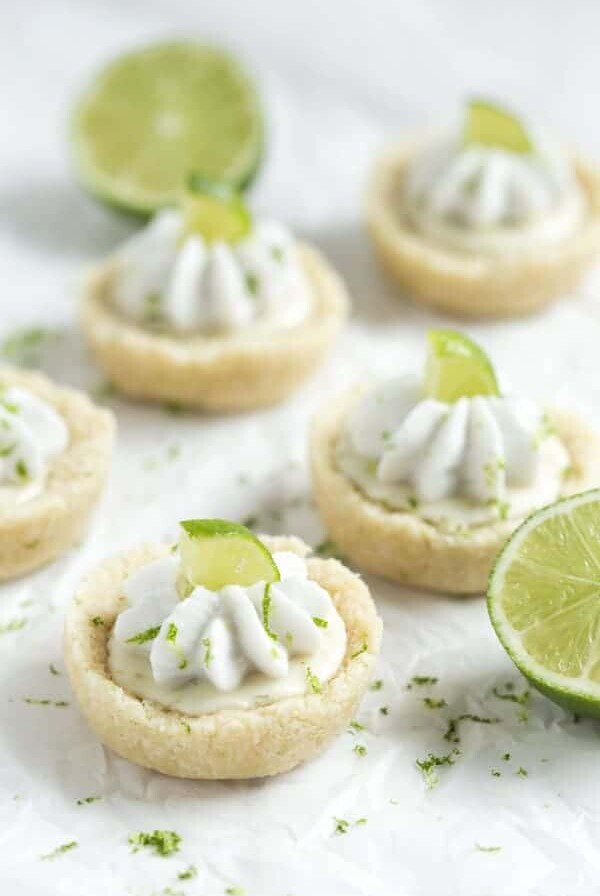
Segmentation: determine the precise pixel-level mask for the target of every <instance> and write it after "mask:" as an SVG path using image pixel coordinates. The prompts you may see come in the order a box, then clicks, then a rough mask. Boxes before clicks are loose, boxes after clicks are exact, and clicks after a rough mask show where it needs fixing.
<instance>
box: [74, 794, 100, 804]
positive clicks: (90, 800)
mask: <svg viewBox="0 0 600 896" xmlns="http://www.w3.org/2000/svg"><path fill="white" fill-rule="evenodd" d="M100 802H102V797H101V796H84V797H82V798H81V799H79V800H77V805H78V806H89V805H91V803H100Z"/></svg>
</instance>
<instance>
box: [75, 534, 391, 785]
mask: <svg viewBox="0 0 600 896" xmlns="http://www.w3.org/2000/svg"><path fill="white" fill-rule="evenodd" d="M264 542H265V544H266V545H267V546H268V547H269V549H270V550H272V551H273V550H279V551H281V550H288V551H290V550H291V551H294V552H295V553H297V554H299V555H301V556H304V555H305V554H306V553H307V552H308V548H307V547H306V545H304V544H303V543H302V542H301V541H299V540H298V539H296V538H264ZM168 550H169V547H168V546H166V545H160V546H156V545H154V546H148V547H145V548H141V549H138V550H136V551H132V552H129V553H127V554H124V555H122V556H119V557H116V558H113V559H111V560H109V561H107V562H106V563H104V564H103V565H102V566H100V567H99V568H98V569H96V570H95V571H94V572H93V573H92V574H91V575H90V576H88V578H87V579H86V580H85V581H84V582H83V583H82V585H81V587H80V590H79V592H78V593H77V595H76V597H75V600H74V602H73V604H72V605H71V607H70V609H69V611H68V613H67V618H66V624H65V661H66V665H67V669H68V672H69V676H70V679H71V685H72V687H73V690H74V692H75V694H76V696H77V699H78V700H79V703H80V706H81V709H82V712H83V714H84V716H85V717H86V719H87V721H88V723H89V725H90V727H91V728H92V729H93V731H95V733H96V734H97V735H98V737H99V738H100V740H101V741H102V742H103V743H104V744H106V745H107V746H108V747H110V748H111V749H112V750H114V751H115V752H116V753H118V754H119V755H121V756H124V757H125V758H127V759H130V760H131V761H132V762H135V763H137V764H138V765H142V766H145V767H146V768H150V769H154V770H155V771H159V772H162V773H164V774H167V775H173V776H175V777H179V778H200V779H231V778H256V777H263V776H266V775H275V774H278V773H279V772H285V771H287V770H288V769H291V768H294V766H296V765H298V764H299V763H300V762H304V761H305V760H306V759H310V758H311V757H313V756H315V755H316V754H318V753H320V752H321V750H322V749H323V748H324V747H325V746H326V745H327V743H328V742H329V741H330V740H331V739H332V738H333V737H335V735H336V734H338V733H339V732H340V731H341V730H343V729H344V728H345V727H346V726H347V725H348V723H349V722H350V720H351V719H352V717H353V715H354V713H355V711H356V708H357V706H358V703H359V701H360V699H361V697H362V696H363V694H364V692H365V690H366V688H367V686H368V684H369V681H370V679H371V676H372V672H373V666H374V663H375V657H376V655H377V653H378V651H379V645H380V640H381V621H380V619H379V617H378V616H377V612H376V610H375V606H374V604H373V601H372V599H371V597H370V595H369V591H368V589H367V587H366V585H365V584H364V583H363V582H362V581H361V579H360V578H359V577H358V576H357V575H355V574H354V573H351V572H350V571H349V570H348V569H346V568H345V567H344V566H342V564H341V563H339V562H338V561H336V560H321V559H318V558H309V559H308V570H309V575H310V577H311V578H312V579H314V580H315V581H317V582H318V583H319V584H320V585H322V586H323V587H324V588H326V589H327V591H328V592H329V594H330V595H331V598H332V600H333V602H334V604H335V607H336V609H337V611H338V613H339V614H340V615H341V617H342V619H343V620H344V624H345V626H346V633H347V639H348V643H347V648H346V655H345V657H344V660H343V662H342V665H341V667H340V668H339V669H338V671H337V672H336V674H335V675H334V676H333V678H331V679H330V680H329V681H328V682H326V683H324V684H323V690H322V692H321V693H320V694H313V693H311V694H306V695H304V696H298V697H286V698H284V699H282V700H277V701H275V702H273V703H271V704H268V705H265V706H260V707H256V708H254V709H249V710H233V709H227V710H220V711H218V712H215V713H210V714H208V713H207V714H205V715H201V716H188V715H185V714H184V713H181V712H179V711H175V710H173V711H170V710H167V709H164V708H163V707H161V706H160V705H158V704H156V703H153V702H152V701H149V700H141V699H139V698H138V697H135V696H133V695H132V694H130V693H128V692H127V691H126V690H124V689H123V688H122V687H120V686H119V685H117V684H115V682H113V681H112V679H111V677H110V672H109V671H108V665H107V644H108V639H109V636H110V631H111V628H112V625H113V623H114V620H115V618H116V616H117V615H118V613H119V612H121V610H122V609H123V608H124V605H125V598H124V596H123V594H122V589H121V585H122V583H123V581H124V579H125V578H126V577H127V576H128V575H130V574H131V573H132V572H133V571H134V570H135V569H136V568H137V567H139V566H141V565H143V564H144V563H148V562H150V561H151V560H154V559H156V558H157V557H160V556H162V555H164V554H165V553H166V552H168ZM94 617H100V618H101V619H102V620H103V624H102V625H99V624H96V625H94V624H92V623H91V620H92V619H93V618H94ZM364 644H366V645H367V649H366V650H362V649H361V648H362V646H363V645H364Z"/></svg>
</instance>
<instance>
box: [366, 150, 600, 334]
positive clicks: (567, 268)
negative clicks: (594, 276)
mask: <svg viewBox="0 0 600 896" xmlns="http://www.w3.org/2000/svg"><path fill="white" fill-rule="evenodd" d="M421 146H422V141H410V142H404V143H401V144H400V145H398V146H395V147H393V148H392V149H390V150H389V151H388V152H387V153H386V154H385V155H384V156H383V157H382V158H381V159H380V160H379V162H378V163H377V165H376V166H375V170H374V172H373V175H372V178H371V182H370V186H369V190H368V195H367V225H368V229H369V233H370V235H371V238H372V240H373V244H374V246H375V250H376V252H377V255H378V256H379V258H380V260H381V262H382V264H383V266H384V267H385V268H386V270H387V271H388V272H389V274H390V275H391V276H392V278H393V279H394V280H395V281H396V282H397V283H398V284H399V286H401V287H402V289H403V290H405V291H406V293H407V295H408V296H409V297H412V298H414V299H415V300H416V301H418V302H422V303H425V304H427V305H432V306H434V307H436V308H439V309H441V310H443V311H447V312H450V313H452V314H458V315H464V316H468V317H503V316H511V315H522V314H529V313H531V312H533V311H536V310H537V309H538V308H542V307H543V306H544V305H546V304H548V303H549V302H551V301H552V300H553V299H556V298H558V297H559V296H564V295H566V294H568V293H569V292H571V291H572V290H573V289H574V288H575V287H576V285H577V283H578V282H579V280H580V279H581V277H582V275H583V273H584V272H585V270H586V268H588V267H589V266H590V265H591V264H592V263H593V261H594V260H595V259H596V258H597V257H598V256H599V255H600V172H598V171H597V170H596V169H594V168H593V167H591V166H589V165H587V164H586V163H584V162H583V161H582V160H580V159H574V166H575V172H576V175H577V179H578V181H579V184H580V186H581V188H582V190H583V192H584V195H585V197H586V199H587V203H588V216H587V218H586V219H585V220H584V221H583V222H582V224H581V227H580V228H579V229H578V230H577V232H576V233H574V234H573V235H572V236H571V237H569V238H568V239H565V240H563V241H561V242H560V243H557V244H556V245H552V246H545V247H543V248H542V247H540V248H539V249H535V250H532V251H531V252H527V253H519V254H511V253H505V254H502V255H499V256H494V257H490V256H488V255H483V254H481V255H476V254H467V253H459V252H453V251H452V250H450V249H446V248H444V247H441V246H438V245H436V243H434V242H433V241H431V240H427V239H426V238H425V237H423V236H421V235H420V234H419V233H418V232H416V231H415V230H413V229H412V228H411V227H410V225H409V224H408V223H406V222H405V221H404V220H403V219H402V217H401V215H400V214H399V208H400V202H401V199H400V191H401V188H402V181H403V179H404V177H405V174H406V170H407V168H408V165H409V163H410V161H411V160H412V158H413V156H414V155H415V154H416V153H417V152H418V151H419V149H420V148H421Z"/></svg>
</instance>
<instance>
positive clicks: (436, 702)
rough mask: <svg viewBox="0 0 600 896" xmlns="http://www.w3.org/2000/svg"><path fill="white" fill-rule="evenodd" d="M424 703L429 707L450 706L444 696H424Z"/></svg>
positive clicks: (440, 707)
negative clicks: (437, 697)
mask: <svg viewBox="0 0 600 896" xmlns="http://www.w3.org/2000/svg"><path fill="white" fill-rule="evenodd" d="M422 699H423V703H424V704H425V706H426V707H427V709H442V708H443V707H444V706H448V704H447V703H446V701H445V700H444V698H443V697H440V698H439V699H436V698H435V697H423V698H422Z"/></svg>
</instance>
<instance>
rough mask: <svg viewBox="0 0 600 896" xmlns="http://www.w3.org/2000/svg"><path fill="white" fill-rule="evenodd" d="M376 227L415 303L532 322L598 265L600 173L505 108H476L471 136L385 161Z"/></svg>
mask: <svg viewBox="0 0 600 896" xmlns="http://www.w3.org/2000/svg"><path fill="white" fill-rule="evenodd" d="M368 224H369V229H370V233H371V236H372V238H373V241H374V244H375V248H376V250H377V253H378V255H379V257H380V258H381V261H382V262H383V264H384V265H385V267H386V268H387V269H388V271H389V272H390V273H391V275H392V276H393V277H394V278H395V279H396V280H397V282H398V283H399V284H400V286H402V287H403V288H404V289H405V290H406V291H407V293H408V294H410V295H413V296H414V297H415V298H416V299H417V300H420V301H423V302H426V303H428V304H431V305H434V306H436V307H438V308H441V309H443V310H446V311H450V312H456V313H459V314H468V315H475V316H487V315H489V316H499V315H509V314H525V313H528V312H531V311H533V310H535V309H536V308H539V307H541V306H542V305H544V304H546V303H547V302H548V301H550V300H551V299H554V298H556V297H558V296H560V295H561V294H565V293H568V292H569V291H570V290H572V289H573V288H574V287H575V286H576V285H577V283H578V281H579V279H580V278H581V276H582V274H583V272H584V271H585V270H586V268H588V267H589V266H590V264H591V263H592V262H593V261H594V260H595V259H596V258H597V257H598V256H599V255H600V175H599V174H598V172H597V171H596V170H594V169H593V168H591V167H590V166H588V165H586V164H585V163H584V162H583V161H581V160H580V159H578V158H573V157H572V156H571V155H570V154H569V153H567V152H566V151H565V150H564V149H562V148H561V147H559V146H556V145H555V144H554V143H552V142H551V141H550V140H548V138H547V137H545V136H544V135H538V134H536V133H534V131H533V130H532V129H530V128H529V127H528V126H527V125H526V124H525V123H523V122H521V121H519V120H518V119H517V118H516V117H514V116H513V115H511V114H510V113H509V112H507V111H506V110H504V109H501V108H499V107H498V106H495V105H493V104H491V103H489V102H484V101H480V100H475V101H472V102H470V103H469V104H468V105H467V109H466V115H465V121H464V125H463V128H462V131H461V132H460V133H458V134H447V135H442V136H440V137H433V138H431V137H430V138H429V139H427V140H420V141H417V142H415V141H413V142H405V143H403V144H401V145H400V146H397V147H395V148H393V149H392V150H391V151H389V152H388V153H387V154H386V156H385V157H384V158H383V159H382V160H381V161H380V162H379V163H378V165H377V167H376V170H375V172H374V176H373V179H372V182H371V186H370V191H369V197H368Z"/></svg>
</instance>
